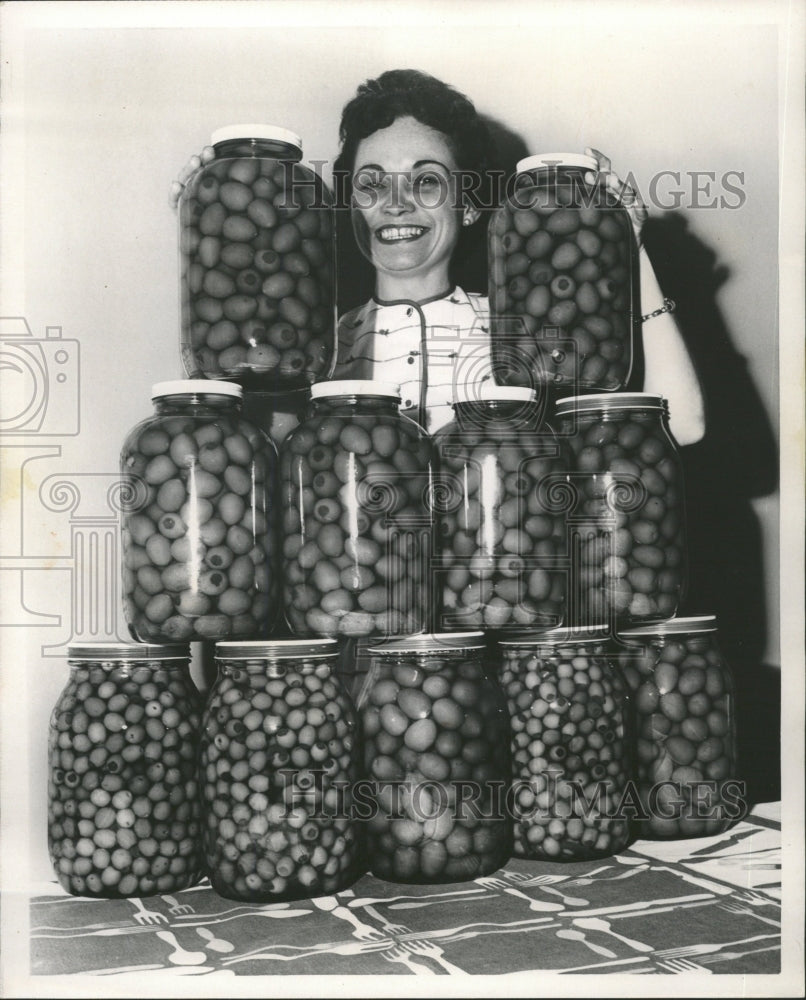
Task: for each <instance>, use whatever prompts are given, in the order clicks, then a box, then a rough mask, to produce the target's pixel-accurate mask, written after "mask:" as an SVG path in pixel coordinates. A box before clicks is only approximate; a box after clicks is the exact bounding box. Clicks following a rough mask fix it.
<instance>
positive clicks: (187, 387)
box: [151, 378, 243, 399]
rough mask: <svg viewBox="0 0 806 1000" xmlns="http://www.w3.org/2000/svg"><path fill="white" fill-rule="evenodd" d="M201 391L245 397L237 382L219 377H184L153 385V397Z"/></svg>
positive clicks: (214, 394) (207, 393)
mask: <svg viewBox="0 0 806 1000" xmlns="http://www.w3.org/2000/svg"><path fill="white" fill-rule="evenodd" d="M201 393H205V394H206V395H208V396H209V395H212V396H232V397H233V399H242V398H243V389H242V388H241V386H239V385H237V384H236V383H235V382H219V381H218V380H217V379H206V378H182V379H174V380H173V381H172V382H155V383H154V385H153V386H152V387H151V398H152V399H162V398H163V397H164V396H187V395H189V394H193V395H194V396H197V395H199V394H201Z"/></svg>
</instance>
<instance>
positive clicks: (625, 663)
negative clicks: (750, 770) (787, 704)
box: [619, 615, 746, 838]
mask: <svg viewBox="0 0 806 1000" xmlns="http://www.w3.org/2000/svg"><path fill="white" fill-rule="evenodd" d="M621 639H622V641H623V643H624V645H623V646H622V648H621V653H620V656H619V659H620V663H621V669H622V672H623V673H624V676H625V677H626V678H627V681H628V683H629V685H630V687H631V688H632V691H633V698H632V702H633V705H634V710H635V733H636V749H637V758H638V760H637V765H638V775H637V777H638V792H639V796H640V799H641V805H642V807H643V813H642V815H641V816H639V817H638V818H637V820H636V827H637V832H638V835H639V836H641V837H649V838H678V837H708V836H711V835H712V834H716V833H721V832H722V831H723V830H726V829H727V828H728V827H729V826H730V825H731V823H733V822H734V821H735V820H737V819H740V818H741V817H742V816H743V815H744V813H745V811H746V802H745V800H744V798H743V793H744V786H743V784H742V783H741V782H740V781H739V780H738V775H737V771H736V769H737V758H736V705H735V699H734V687H733V678H732V675H731V671H730V668H729V667H728V664H727V663H726V662H725V659H724V657H723V655H722V652H721V651H720V648H719V640H718V635H717V624H716V619H715V618H714V616H713V615H702V616H699V617H694V618H673V619H671V620H669V621H665V622H659V623H658V624H657V625H647V626H644V627H642V628H634V629H629V630H627V631H625V632H623V633H622V634H621Z"/></svg>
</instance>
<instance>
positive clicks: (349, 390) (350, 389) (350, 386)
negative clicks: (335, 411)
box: [311, 378, 400, 400]
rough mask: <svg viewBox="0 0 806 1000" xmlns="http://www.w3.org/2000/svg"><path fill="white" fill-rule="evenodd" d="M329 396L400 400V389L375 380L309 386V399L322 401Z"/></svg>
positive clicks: (352, 379) (345, 381)
mask: <svg viewBox="0 0 806 1000" xmlns="http://www.w3.org/2000/svg"><path fill="white" fill-rule="evenodd" d="M329 396H391V397H392V398H393V399H398V400H399V399H400V389H399V387H398V386H396V385H394V384H393V383H392V382H381V381H378V380H376V379H369V378H366V379H359V378H350V379H333V380H331V381H329V382H317V383H316V384H315V385H312V386H311V399H323V398H326V397H329Z"/></svg>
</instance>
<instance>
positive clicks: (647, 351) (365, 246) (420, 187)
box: [172, 70, 704, 445]
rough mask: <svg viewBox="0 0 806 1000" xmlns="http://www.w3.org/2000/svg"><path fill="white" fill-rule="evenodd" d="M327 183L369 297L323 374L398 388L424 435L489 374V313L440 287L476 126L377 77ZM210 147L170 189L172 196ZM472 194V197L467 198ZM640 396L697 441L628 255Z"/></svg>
mask: <svg viewBox="0 0 806 1000" xmlns="http://www.w3.org/2000/svg"><path fill="white" fill-rule="evenodd" d="M339 135H340V140H341V143H342V148H341V152H340V154H339V156H338V159H337V161H336V164H335V170H334V177H336V178H337V179H338V178H344V179H345V180H346V184H345V190H344V192H343V194H344V197H343V199H341V200H342V204H343V205H345V206H346V205H349V206H350V211H351V213H352V221H353V231H354V233H355V237H356V241H357V243H358V247H359V249H360V250H361V252H362V253H363V254H364V256H366V257H367V258H368V260H369V261H370V262H371V264H372V266H373V268H374V270H375V292H374V295H373V296H372V298H371V299H370V300H369V301H368V302H366V303H365V304H364V305H362V306H359V307H358V308H357V309H354V310H352V311H350V312H349V313H347V314H346V315H345V316H343V317H342V318H341V320H340V322H339V346H338V358H337V363H336V370H335V373H334V377H335V378H360V379H367V378H375V379H382V380H384V381H389V382H393V383H395V384H398V385H400V387H401V398H402V408H403V409H404V411H408V412H409V415H411V416H413V417H415V419H417V420H418V421H419V422H420V423H421V424H422V425H423V426H424V427H426V429H427V430H429V431H431V432H433V431H435V430H438V429H439V428H440V427H441V426H443V425H444V424H445V423H447V422H448V421H449V420H450V419H451V418H452V410H451V403H452V402H453V401H454V400H455V399H456V398H457V396H458V397H461V396H462V395H463V394H467V393H469V394H471V396H472V395H474V394H475V392H476V387H477V386H478V385H479V384H481V383H482V382H484V381H488V380H490V379H492V362H491V359H490V346H489V328H488V324H487V318H488V307H487V301H486V299H485V298H484V297H483V296H481V295H475V294H472V293H471V294H468V293H466V292H465V291H464V290H463V289H462V288H460V287H459V286H457V285H456V284H455V282H454V280H453V269H452V265H453V264H454V262H455V260H456V256H457V250H458V249H460V248H461V245H462V243H463V240H464V237H463V233H466V232H469V231H470V230H471V229H472V227H477V226H479V225H480V224H481V221H480V220H481V219H482V212H481V211H480V209H479V204H478V201H479V199H478V193H479V190H480V181H481V179H483V178H484V177H485V174H486V171H487V168H488V161H489V158H490V149H491V143H490V139H489V135H488V132H487V129H486V127H485V125H484V123H483V122H482V120H481V119H480V117H479V116H478V114H477V113H476V110H475V108H474V106H473V104H472V103H471V102H470V101H469V100H468V99H467V98H466V97H464V96H463V95H462V94H459V93H458V92H457V91H455V90H454V89H453V88H452V87H449V86H448V85H446V84H444V83H442V82H441V81H439V80H437V79H435V78H434V77H431V76H428V75H427V74H424V73H421V72H419V71H417V70H390V71H388V72H386V73H383V74H381V75H380V76H379V77H378V78H377V79H375V80H369V81H367V82H366V83H365V84H363V85H362V86H360V87H359V89H358V92H357V93H356V96H355V97H354V98H353V99H352V100H351V101H349V102H348V104H347V105H346V106H345V108H344V111H343V113H342V120H341V126H340V133H339ZM586 152H587V153H589V154H590V155H593V156H595V157H596V159H597V162H598V164H599V170H600V172H601V173H602V174H604V175H605V176H606V178H607V183H608V185H609V186H610V187H611V188H612V189H613V190H614V191H615V192H616V193H618V194H619V196H620V197H621V200H622V202H623V203H624V204H625V205H627V207H628V208H629V210H630V217H631V220H632V223H633V226H634V229H635V231H636V235H637V236H638V237H639V242H640V229H641V225H642V224H643V222H644V221H645V219H646V211H645V209H644V208H643V206H641V205H640V204H639V203H638V201H637V199H636V197H635V195H634V193H633V192H632V191H630V190H629V189H628V188H626V186H624V185H622V184H621V182H620V181H619V179H618V178H617V177H616V176H615V175H614V174H612V172H611V171H610V162H609V160H608V159H607V158H606V157H604V156H603V155H602V154H601V153H599V152H598V151H596V150H592V149H588V150H587V151H586ZM211 156H212V150H211V149H209V147H208V148H207V149H206V150H205V151H204V152H203V154H202V157H201V158H198V157H194V158H193V159H192V160H191V161H190V163H189V164H188V167H187V168H186V169H185V171H184V177H183V178H180V182H178V183H177V184H175V185H174V189H173V192H172V194H173V196H174V197H178V193H179V191H180V190H181V186H182V185H181V180H186V179H187V178H188V177H189V176H190V174H191V173H192V172H193V170H194V169H196V168H197V167H198V165H199V164H200V163H203V162H206V161H207V160H208V159H209V158H211ZM474 194H475V197H474ZM641 304H642V310H643V312H644V314H645V315H646V316H650V315H651V318H648V319H647V321H646V324H647V325H646V331H645V333H644V336H643V352H644V384H643V389H644V391H646V392H652V393H657V394H659V395H662V396H664V397H665V398H666V399H667V400H668V401H669V410H670V426H671V429H672V432H673V434H674V436H675V438H676V440H677V442H678V444H680V445H686V444H692V443H694V442H695V441H698V440H699V439H700V438H701V437H702V435H703V433H704V415H703V400H702V394H701V392H700V387H699V383H698V380H697V377H696V374H695V372H694V368H693V365H692V363H691V359H690V357H689V355H688V352H687V351H686V348H685V345H684V343H683V339H682V337H681V335H680V332H679V330H678V329H677V326H676V324H675V322H674V319H673V317H672V315H671V313H670V311H669V309H668V306H667V304H666V302H665V300H664V299H663V296H662V294H661V292H660V289H659V288H658V285H657V281H656V279H655V275H654V272H653V271H652V267H651V265H650V263H649V260H648V258H647V257H646V254H645V253H643V252H642V253H641Z"/></svg>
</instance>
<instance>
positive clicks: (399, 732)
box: [358, 632, 512, 883]
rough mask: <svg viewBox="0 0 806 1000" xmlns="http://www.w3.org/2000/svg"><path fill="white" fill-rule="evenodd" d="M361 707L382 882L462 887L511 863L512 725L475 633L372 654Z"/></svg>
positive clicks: (413, 641) (374, 851)
mask: <svg viewBox="0 0 806 1000" xmlns="http://www.w3.org/2000/svg"><path fill="white" fill-rule="evenodd" d="M370 653H371V654H372V656H373V660H372V665H371V669H370V674H369V676H368V678H367V681H366V684H365V687H364V689H363V691H362V692H361V694H360V695H359V699H358V709H359V713H360V715H361V721H362V726H363V734H364V771H365V775H366V776H367V779H368V782H369V792H368V797H369V798H371V800H372V803H373V808H372V811H371V816H370V817H369V821H368V823H367V838H368V843H367V858H368V865H369V867H370V870H371V871H372V873H373V874H374V875H377V876H378V877H379V878H383V879H389V880H391V881H395V882H420V883H436V882H460V881H464V880H467V879H473V878H476V877H478V876H480V875H488V874H489V873H490V872H493V871H495V870H496V869H498V868H500V867H501V865H502V864H503V863H504V862H505V861H506V859H507V858H508V857H509V850H510V846H511V835H512V829H511V823H510V820H509V817H508V816H507V814H506V811H505V797H506V795H505V793H506V786H507V784H508V780H509V720H508V718H507V713H506V707H505V704H504V697H503V694H502V693H501V689H500V688H499V686H498V683H497V681H496V680H495V678H494V675H493V673H492V672H491V671H490V670H489V669H488V666H487V664H486V663H485V658H484V636H483V633H481V632H457V633H453V634H448V633H442V634H429V635H419V636H410V637H408V638H405V639H399V640H396V641H394V642H390V643H385V644H383V645H380V646H376V647H373V648H371V649H370Z"/></svg>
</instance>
